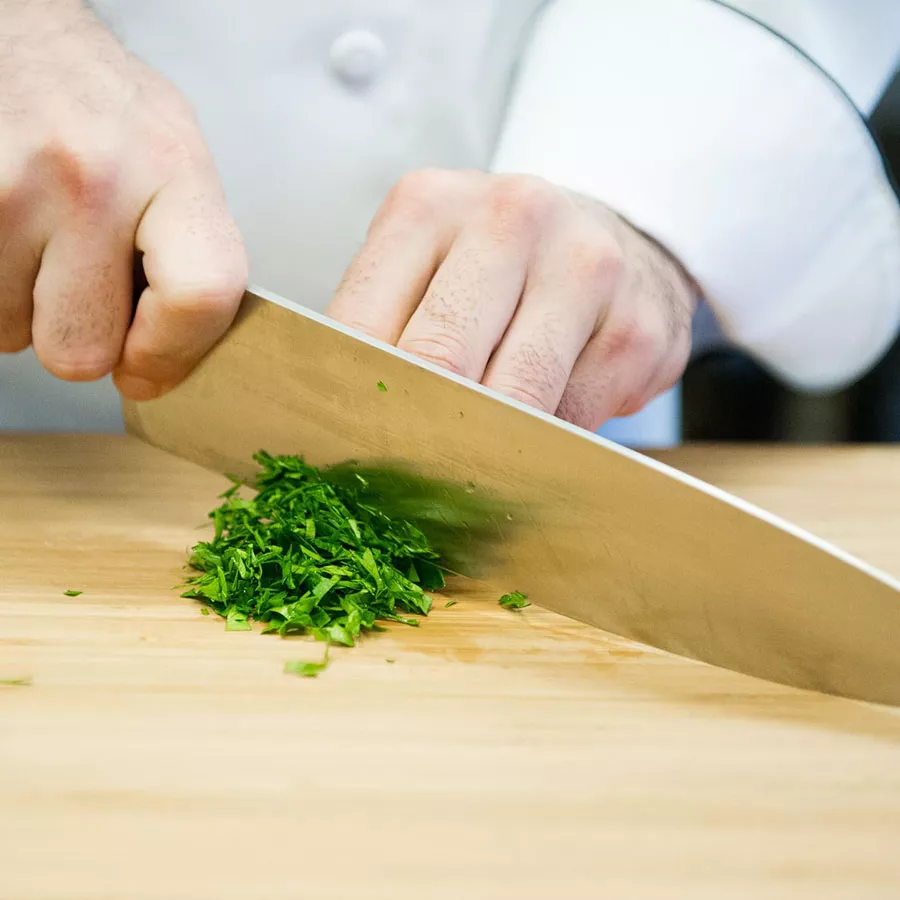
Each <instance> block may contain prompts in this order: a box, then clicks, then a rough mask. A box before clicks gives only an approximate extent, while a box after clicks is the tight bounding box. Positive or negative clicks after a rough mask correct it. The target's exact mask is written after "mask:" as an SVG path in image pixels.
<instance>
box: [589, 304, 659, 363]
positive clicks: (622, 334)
mask: <svg viewBox="0 0 900 900" xmlns="http://www.w3.org/2000/svg"><path fill="white" fill-rule="evenodd" d="M604 344H605V350H606V355H607V357H609V358H610V359H616V360H620V359H623V358H629V359H632V360H634V361H635V362H638V363H640V364H642V365H649V364H651V363H652V362H654V361H655V360H658V358H659V357H660V355H661V354H662V352H663V350H664V347H665V344H666V341H665V337H664V336H662V335H660V334H658V333H657V332H656V331H654V330H653V329H652V328H650V327H648V326H647V324H646V323H645V322H643V321H641V319H640V318H638V317H637V316H634V315H630V316H627V317H626V318H624V319H623V320H622V321H620V322H618V323H617V324H616V325H614V326H613V327H611V328H609V329H608V330H607V331H606V333H605V334H604Z"/></svg>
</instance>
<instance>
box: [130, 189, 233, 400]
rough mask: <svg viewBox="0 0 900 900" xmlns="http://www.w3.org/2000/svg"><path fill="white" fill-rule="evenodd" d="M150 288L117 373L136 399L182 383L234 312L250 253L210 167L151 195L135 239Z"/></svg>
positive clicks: (133, 324) (141, 298)
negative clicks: (247, 252) (208, 170)
mask: <svg viewBox="0 0 900 900" xmlns="http://www.w3.org/2000/svg"><path fill="white" fill-rule="evenodd" d="M135 244H136V247H137V249H138V250H139V251H140V252H142V253H143V265H144V271H145V274H146V279H147V287H146V289H145V290H144V291H143V292H142V293H141V296H140V298H139V300H138V304H137V309H136V310H135V314H134V320H133V321H132V324H131V328H130V329H129V331H128V334H127V336H126V339H125V346H124V349H123V352H122V358H121V360H120V362H119V365H118V367H117V368H116V371H115V373H114V378H115V382H116V386H117V387H118V388H119V390H120V391H121V392H122V393H123V394H125V395H126V396H128V397H131V398H132V399H135V400H149V399H152V398H153V397H157V396H160V395H161V394H163V393H165V392H166V391H167V390H169V389H171V388H172V387H174V386H175V385H176V384H178V383H179V382H180V381H181V380H182V379H183V378H184V377H185V376H186V375H187V374H188V373H189V372H190V371H191V369H193V367H194V366H195V365H196V364H197V363H198V362H199V361H200V359H202V357H203V356H204V355H205V354H206V353H207V352H208V351H209V349H210V348H211V347H212V346H213V345H214V344H215V343H216V341H218V339H219V338H220V337H221V336H222V334H223V333H224V332H225V330H226V329H227V328H228V326H229V325H230V324H231V322H232V320H233V319H234V315H235V313H236V312H237V308H238V305H239V303H240V300H241V296H242V294H243V291H244V288H245V286H246V282H247V258H246V254H245V251H244V246H243V243H242V241H241V237H240V234H239V232H238V229H237V226H236V225H235V223H234V220H233V219H232V218H231V216H230V215H229V213H228V211H227V209H226V206H225V201H224V197H223V195H222V191H221V188H220V187H219V185H218V182H217V180H216V178H215V175H214V174H213V173H211V172H206V171H204V172H202V173H196V172H192V173H191V174H189V175H188V174H185V175H182V176H181V177H179V178H178V179H176V180H175V181H172V182H170V183H169V184H168V185H166V187H164V188H163V189H162V190H161V191H160V192H159V193H158V194H157V195H156V196H155V197H154V198H153V200H152V201H151V203H150V205H149V206H148V208H147V210H146V212H145V213H144V215H143V217H142V219H141V222H140V225H139V226H138V230H137V236H136V240H135Z"/></svg>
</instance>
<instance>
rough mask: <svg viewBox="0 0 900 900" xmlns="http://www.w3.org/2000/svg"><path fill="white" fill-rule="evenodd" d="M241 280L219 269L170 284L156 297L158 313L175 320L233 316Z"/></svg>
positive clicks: (241, 289)
mask: <svg viewBox="0 0 900 900" xmlns="http://www.w3.org/2000/svg"><path fill="white" fill-rule="evenodd" d="M243 288H244V283H243V280H242V279H241V278H240V277H239V275H238V274H237V273H234V272H230V271H222V272H219V273H216V274H214V275H211V276H207V277H206V278H204V279H202V280H199V281H196V282H182V283H180V284H176V285H172V286H170V287H169V289H168V290H166V291H165V292H164V293H162V294H161V295H160V296H159V297H158V298H157V304H158V308H159V312H160V313H161V314H162V315H163V316H165V317H168V318H172V319H174V320H176V321H177V320H180V319H181V320H187V321H203V322H206V321H213V322H215V321H218V320H220V319H224V318H226V317H229V318H230V316H231V315H233V313H234V312H235V310H236V309H237V305H238V302H239V300H240V296H241V292H242V291H243Z"/></svg>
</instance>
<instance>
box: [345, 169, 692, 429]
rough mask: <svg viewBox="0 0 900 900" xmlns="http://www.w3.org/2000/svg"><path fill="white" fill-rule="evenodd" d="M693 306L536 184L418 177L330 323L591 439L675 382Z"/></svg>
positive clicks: (616, 234)
mask: <svg viewBox="0 0 900 900" xmlns="http://www.w3.org/2000/svg"><path fill="white" fill-rule="evenodd" d="M696 296H697V287H696V285H695V284H694V282H693V281H692V279H691V278H690V276H689V275H688V274H687V273H686V272H684V270H683V269H682V268H681V266H680V265H679V264H678V263H677V262H675V261H674V260H673V259H672V257H670V256H669V255H668V254H667V253H666V252H665V251H664V250H663V249H662V248H660V247H659V246H658V245H657V244H655V243H654V242H652V241H651V240H650V239H648V238H647V237H645V236H644V235H642V234H641V233H640V232H638V231H636V230H635V229H634V228H632V227H631V226H630V225H628V224H627V223H626V222H625V221H624V220H623V219H621V218H620V217H619V216H617V215H616V214H615V213H614V212H612V211H611V210H610V209H608V208H607V207H605V206H603V205H602V204H600V203H597V202H595V201H593V200H590V199H588V198H585V197H582V196H580V195H576V194H573V193H571V192H569V191H566V190H563V189H561V188H558V187H555V186H554V185H552V184H550V183H548V182H545V181H543V180H540V179H537V178H531V177H525V176H497V175H487V174H483V173H479V172H453V171H437V170H424V171H420V172H414V173H412V174H410V175H408V176H406V177H404V178H403V179H402V180H401V181H400V182H399V183H398V184H397V185H396V187H395V188H394V189H393V190H392V191H391V193H390V194H389V195H388V197H387V199H386V200H385V202H384V205H383V206H382V207H381V210H380V211H379V213H378V214H377V215H376V217H375V219H374V220H373V222H372V225H371V227H370V229H369V234H368V237H367V239H366V241H365V244H364V245H363V247H362V249H361V250H360V252H359V254H358V255H357V256H356V258H355V259H354V261H353V263H352V264H351V265H350V267H349V269H348V270H347V273H346V275H345V277H344V279H343V281H342V283H341V285H340V287H339V288H338V290H337V293H336V295H335V297H334V298H333V300H332V303H331V305H330V307H329V309H328V313H329V314H330V315H331V316H333V317H334V318H335V319H337V320H339V321H341V322H343V323H345V324H347V325H349V326H351V327H355V328H357V329H359V330H361V331H363V332H366V333H367V334H369V335H372V336H374V337H377V338H380V339H382V340H385V341H388V342H390V343H391V344H395V345H397V346H398V347H400V348H402V349H403V350H407V351H409V352H410V353H413V354H415V355H417V356H419V357H421V358H423V359H426V360H430V361H431V362H433V363H436V364H438V365H440V366H443V367H444V368H447V369H450V370H451V371H453V372H456V373H458V374H460V375H463V376H465V377H467V378H472V379H474V380H477V381H480V382H482V383H483V384H484V385H486V386H488V387H491V388H494V389H496V390H498V391H500V392H502V393H504V394H506V395H508V396H510V397H513V398H515V399H517V400H520V401H523V402H524V403H527V404H530V405H531V406H535V407H537V408H539V409H542V410H545V411H546V412H550V413H555V414H556V415H558V416H560V417H561V418H563V419H567V420H568V421H570V422H573V423H575V424H577V425H581V426H583V427H585V428H589V429H591V430H595V429H596V428H598V427H599V426H600V425H601V424H603V422H605V421H606V420H607V419H609V418H611V417H613V416H623V415H629V414H631V413H634V412H637V411H638V410H639V409H641V407H643V406H644V405H645V404H646V403H647V402H649V401H650V400H651V399H652V398H653V397H654V396H656V395H657V394H659V393H661V392H662V391H665V390H666V389H667V388H669V387H671V386H672V385H673V384H675V382H677V381H678V379H679V378H680V377H681V374H682V372H683V370H684V367H685V365H686V363H687V360H688V356H689V353H690V345H691V319H692V316H693V312H694V308H695V303H696Z"/></svg>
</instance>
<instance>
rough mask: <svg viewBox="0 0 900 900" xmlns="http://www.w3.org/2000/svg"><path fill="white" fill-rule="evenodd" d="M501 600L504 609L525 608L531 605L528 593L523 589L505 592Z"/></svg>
mask: <svg viewBox="0 0 900 900" xmlns="http://www.w3.org/2000/svg"><path fill="white" fill-rule="evenodd" d="M499 602H500V605H501V606H502V607H503V608H504V609H525V607H526V606H531V601H530V600H529V599H528V595H527V594H523V593H522V592H521V591H511V592H510V593H508V594H504V595H503V596H502V597H501V598H500V601H499Z"/></svg>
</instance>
